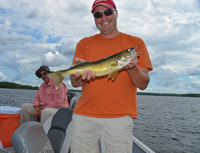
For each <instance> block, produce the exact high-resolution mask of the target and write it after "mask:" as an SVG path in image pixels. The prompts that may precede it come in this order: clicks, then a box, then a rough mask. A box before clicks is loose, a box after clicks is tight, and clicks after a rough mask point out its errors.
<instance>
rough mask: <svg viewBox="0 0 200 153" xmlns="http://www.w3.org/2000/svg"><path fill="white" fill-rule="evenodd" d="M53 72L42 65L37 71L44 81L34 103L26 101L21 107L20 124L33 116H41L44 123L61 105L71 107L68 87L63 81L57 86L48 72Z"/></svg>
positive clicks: (37, 74)
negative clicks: (68, 98)
mask: <svg viewBox="0 0 200 153" xmlns="http://www.w3.org/2000/svg"><path fill="white" fill-rule="evenodd" d="M49 73H51V71H50V69H49V67H48V66H41V67H40V68H39V69H38V70H37V71H36V72H35V74H36V76H37V77H38V78H42V80H43V81H44V83H42V84H41V85H40V88H39V90H38V92H37V94H36V96H35V98H34V100H33V104H31V103H25V104H23V105H22V108H21V118H20V124H21V125H22V124H23V123H25V122H28V121H31V120H32V118H35V119H37V118H40V121H41V123H42V124H43V123H44V122H45V121H46V119H48V118H49V117H50V116H52V115H54V114H55V113H56V112H57V110H58V109H59V108H61V107H69V104H68V100H67V91H68V90H67V87H66V86H65V84H64V83H61V85H60V87H59V88H58V89H56V88H55V83H54V80H53V79H51V78H50V77H49V76H48V74H49Z"/></svg>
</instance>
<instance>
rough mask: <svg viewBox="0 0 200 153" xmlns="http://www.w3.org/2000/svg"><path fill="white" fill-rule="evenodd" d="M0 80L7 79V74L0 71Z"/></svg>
mask: <svg viewBox="0 0 200 153" xmlns="http://www.w3.org/2000/svg"><path fill="white" fill-rule="evenodd" d="M0 80H6V76H5V75H3V73H2V72H0Z"/></svg>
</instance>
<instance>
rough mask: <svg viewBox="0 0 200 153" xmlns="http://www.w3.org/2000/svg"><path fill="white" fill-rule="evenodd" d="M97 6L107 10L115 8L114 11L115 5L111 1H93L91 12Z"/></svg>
mask: <svg viewBox="0 0 200 153" xmlns="http://www.w3.org/2000/svg"><path fill="white" fill-rule="evenodd" d="M99 5H103V6H105V7H107V8H110V9H111V8H113V7H114V8H115V9H116V5H115V3H114V2H113V0H95V1H94V3H93V5H92V11H91V12H93V10H94V8H95V7H97V6H99Z"/></svg>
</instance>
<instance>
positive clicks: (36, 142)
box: [11, 93, 154, 153]
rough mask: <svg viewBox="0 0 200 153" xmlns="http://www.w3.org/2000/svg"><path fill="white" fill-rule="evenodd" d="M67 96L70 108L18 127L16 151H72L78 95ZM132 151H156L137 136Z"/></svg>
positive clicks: (15, 137) (14, 144) (50, 152)
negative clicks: (74, 114)
mask: <svg viewBox="0 0 200 153" xmlns="http://www.w3.org/2000/svg"><path fill="white" fill-rule="evenodd" d="M67 96H68V101H69V105H70V107H69V108H60V109H59V110H58V111H57V113H56V114H55V115H53V116H51V117H49V118H48V119H47V120H46V121H45V123H44V124H41V123H39V122H37V121H29V122H26V123H24V124H23V125H21V126H20V127H19V128H17V129H16V131H15V132H14V133H13V135H12V138H11V139H12V144H13V148H14V150H15V152H16V153H36V152H38V153H70V142H71V131H72V123H71V120H72V114H73V109H74V107H75V105H76V102H77V95H76V94H75V93H68V95H67ZM100 150H101V149H100ZM132 152H134V153H154V151H153V150H151V149H150V148H149V147H148V146H146V145H145V144H143V143H142V142H141V141H139V140H138V139H137V138H135V137H133V149H132Z"/></svg>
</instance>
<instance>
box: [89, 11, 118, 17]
mask: <svg viewBox="0 0 200 153" xmlns="http://www.w3.org/2000/svg"><path fill="white" fill-rule="evenodd" d="M114 11H115V10H114ZM103 13H104V14H105V16H109V15H111V14H113V10H111V9H108V10H105V11H104V12H96V13H93V16H94V17H95V18H96V19H99V18H101V17H102V16H103Z"/></svg>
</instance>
